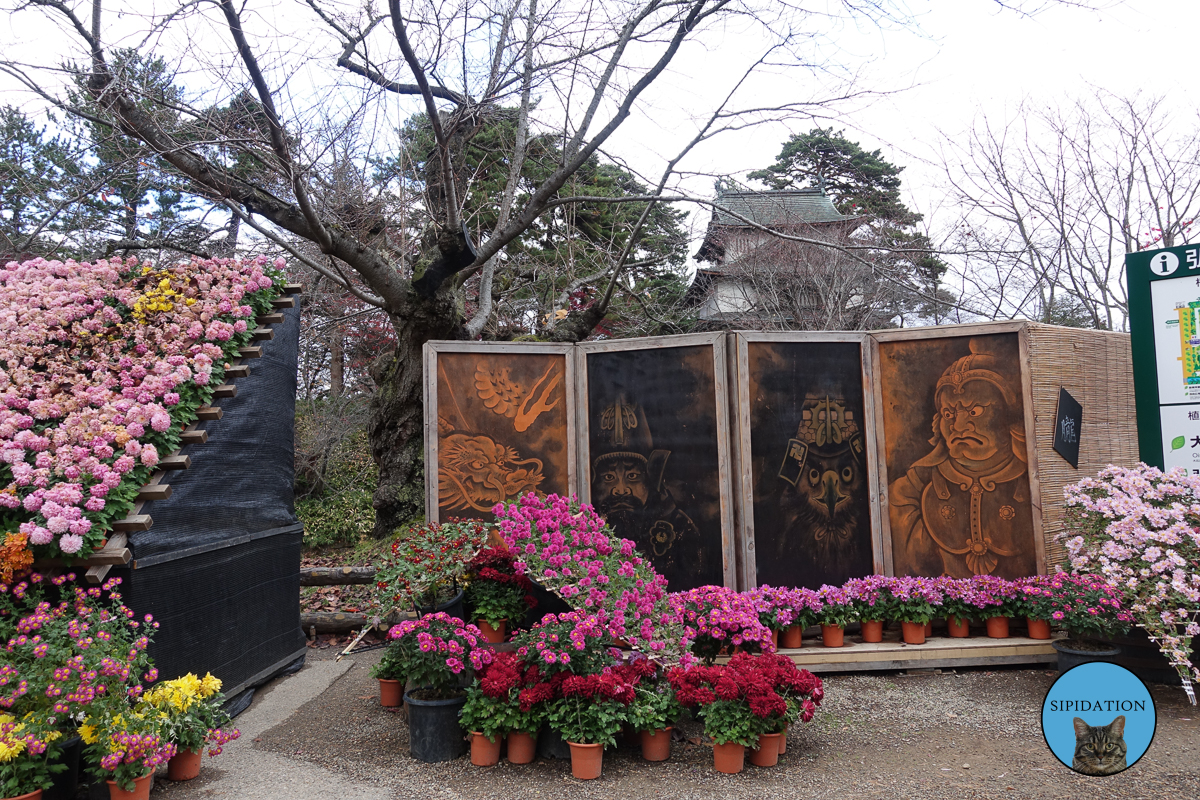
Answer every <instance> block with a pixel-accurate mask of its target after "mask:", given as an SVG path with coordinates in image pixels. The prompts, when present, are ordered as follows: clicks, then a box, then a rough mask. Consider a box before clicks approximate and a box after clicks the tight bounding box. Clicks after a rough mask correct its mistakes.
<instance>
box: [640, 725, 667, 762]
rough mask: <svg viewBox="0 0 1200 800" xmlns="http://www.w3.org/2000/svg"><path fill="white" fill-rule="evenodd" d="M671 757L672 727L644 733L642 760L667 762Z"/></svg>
mask: <svg viewBox="0 0 1200 800" xmlns="http://www.w3.org/2000/svg"><path fill="white" fill-rule="evenodd" d="M670 757H671V726H670V725H668V726H667V727H665V728H662V729H661V730H657V731H642V758H644V759H646V760H647V761H666V760H667V759H668V758H670Z"/></svg>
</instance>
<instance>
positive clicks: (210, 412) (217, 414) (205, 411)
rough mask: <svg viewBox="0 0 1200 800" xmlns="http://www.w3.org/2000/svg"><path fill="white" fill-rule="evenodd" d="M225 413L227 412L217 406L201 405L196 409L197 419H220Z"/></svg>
mask: <svg viewBox="0 0 1200 800" xmlns="http://www.w3.org/2000/svg"><path fill="white" fill-rule="evenodd" d="M224 415H225V412H224V411H222V410H221V409H220V408H219V407H217V406H200V408H197V409H196V418H197V419H220V418H221V417H223V416H224Z"/></svg>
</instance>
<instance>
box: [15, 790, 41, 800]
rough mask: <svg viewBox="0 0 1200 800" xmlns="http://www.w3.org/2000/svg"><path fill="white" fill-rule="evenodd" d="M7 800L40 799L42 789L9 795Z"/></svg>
mask: <svg viewBox="0 0 1200 800" xmlns="http://www.w3.org/2000/svg"><path fill="white" fill-rule="evenodd" d="M8 800H42V790H41V789H34V790H33V791H32V792H27V793H26V794H22V795H18V796H16V797H10V798H8Z"/></svg>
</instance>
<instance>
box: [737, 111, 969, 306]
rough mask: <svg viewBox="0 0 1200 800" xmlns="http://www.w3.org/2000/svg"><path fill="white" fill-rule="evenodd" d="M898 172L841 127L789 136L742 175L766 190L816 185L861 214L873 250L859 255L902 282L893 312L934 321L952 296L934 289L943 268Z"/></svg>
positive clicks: (838, 204) (837, 202)
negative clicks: (767, 161) (760, 165)
mask: <svg viewBox="0 0 1200 800" xmlns="http://www.w3.org/2000/svg"><path fill="white" fill-rule="evenodd" d="M903 171H904V167H898V166H896V165H895V164H892V163H891V162H889V161H888V160H887V159H885V158H884V157H883V155H882V153H881V151H879V150H870V151H868V150H864V149H863V148H862V146H861V145H859V144H858V143H857V142H853V141H851V140H849V139H847V138H846V137H845V135H844V134H843V132H842V131H835V130H834V129H833V128H828V129H825V128H814V129H813V130H811V131H809V132H808V133H798V134H795V135H794V136H792V137H791V138H790V139H788V141H787V142H785V143H784V145H783V149H782V150H780V152H779V155H778V156H777V157H776V159H775V163H774V164H771V165H770V166H768V167H766V168H765V169H760V170H755V171H754V172H750V173H748V174H747V176H746V177H747V178H749V179H751V180H760V181H762V182H764V183H766V184H767V185H768V186H769V187H770V188H772V189H792V188H801V187H810V188H817V187H821V188H823V189H824V191H825V193H826V194H828V195H829V197H830V199H831V200H832V201H833V204H834V206H835V207H836V208H837V210H838V211H839V212H840V213H842V214H851V215H856V216H862V217H865V218H867V220H868V225H869V227H870V230H871V234H872V235H871V236H870V237H869V238H866V239H863V241H861V242H860V244H869V245H870V246H872V247H874V248H876V251H875V252H872V253H870V254H869V255H867V254H864V257H866V258H868V259H869V260H870V261H872V262H874V263H877V264H878V268H880V269H883V270H886V271H888V272H890V273H892V275H893V280H900V279H902V280H903V281H904V282H905V283H906V284H907V291H906V292H902V293H901V296H900V297H899V298H898V299H899V302H898V303H896V308H895V313H896V314H906V313H915V314H918V315H922V316H925V317H929V318H932V319H934V321H937V320H938V319H939V318H940V317H941V316H943V315H945V314H946V313H948V310H949V306H948V305H947V303H948V301H949V300H950V299H952V298H951V296H950V295H948V294H947V293H946V292H944V291H942V290H940V289H939V284H940V282H941V279H942V276H943V275H944V274H945V272H946V268H947V267H946V264H945V262H943V261H942V260H941V259H940V258H939V257H938V256H937V255H936V254H935V253H933V252H932V251H933V243H932V242H931V241H930V240H929V237H927V236H926V235H925V234H924V233H922V232H920V231H919V230H917V228H916V227H915V226H916V225H917V223H919V222H920V221H921V219H922V216H921V215H920V214H918V213H916V212H915V211H913V210H912V209H910V208H908V206H906V205H905V204H904V201H903V200H902V199H901V197H900V173H901V172H903ZM914 251H915V252H914ZM904 295H907V296H904Z"/></svg>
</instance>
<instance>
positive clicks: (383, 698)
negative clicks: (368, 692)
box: [375, 678, 404, 708]
mask: <svg viewBox="0 0 1200 800" xmlns="http://www.w3.org/2000/svg"><path fill="white" fill-rule="evenodd" d="M375 680H377V681H379V705H381V706H383V707H384V708H399V707H400V704H401V703H403V702H404V681H391V680H388V679H387V678H376V679H375Z"/></svg>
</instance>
